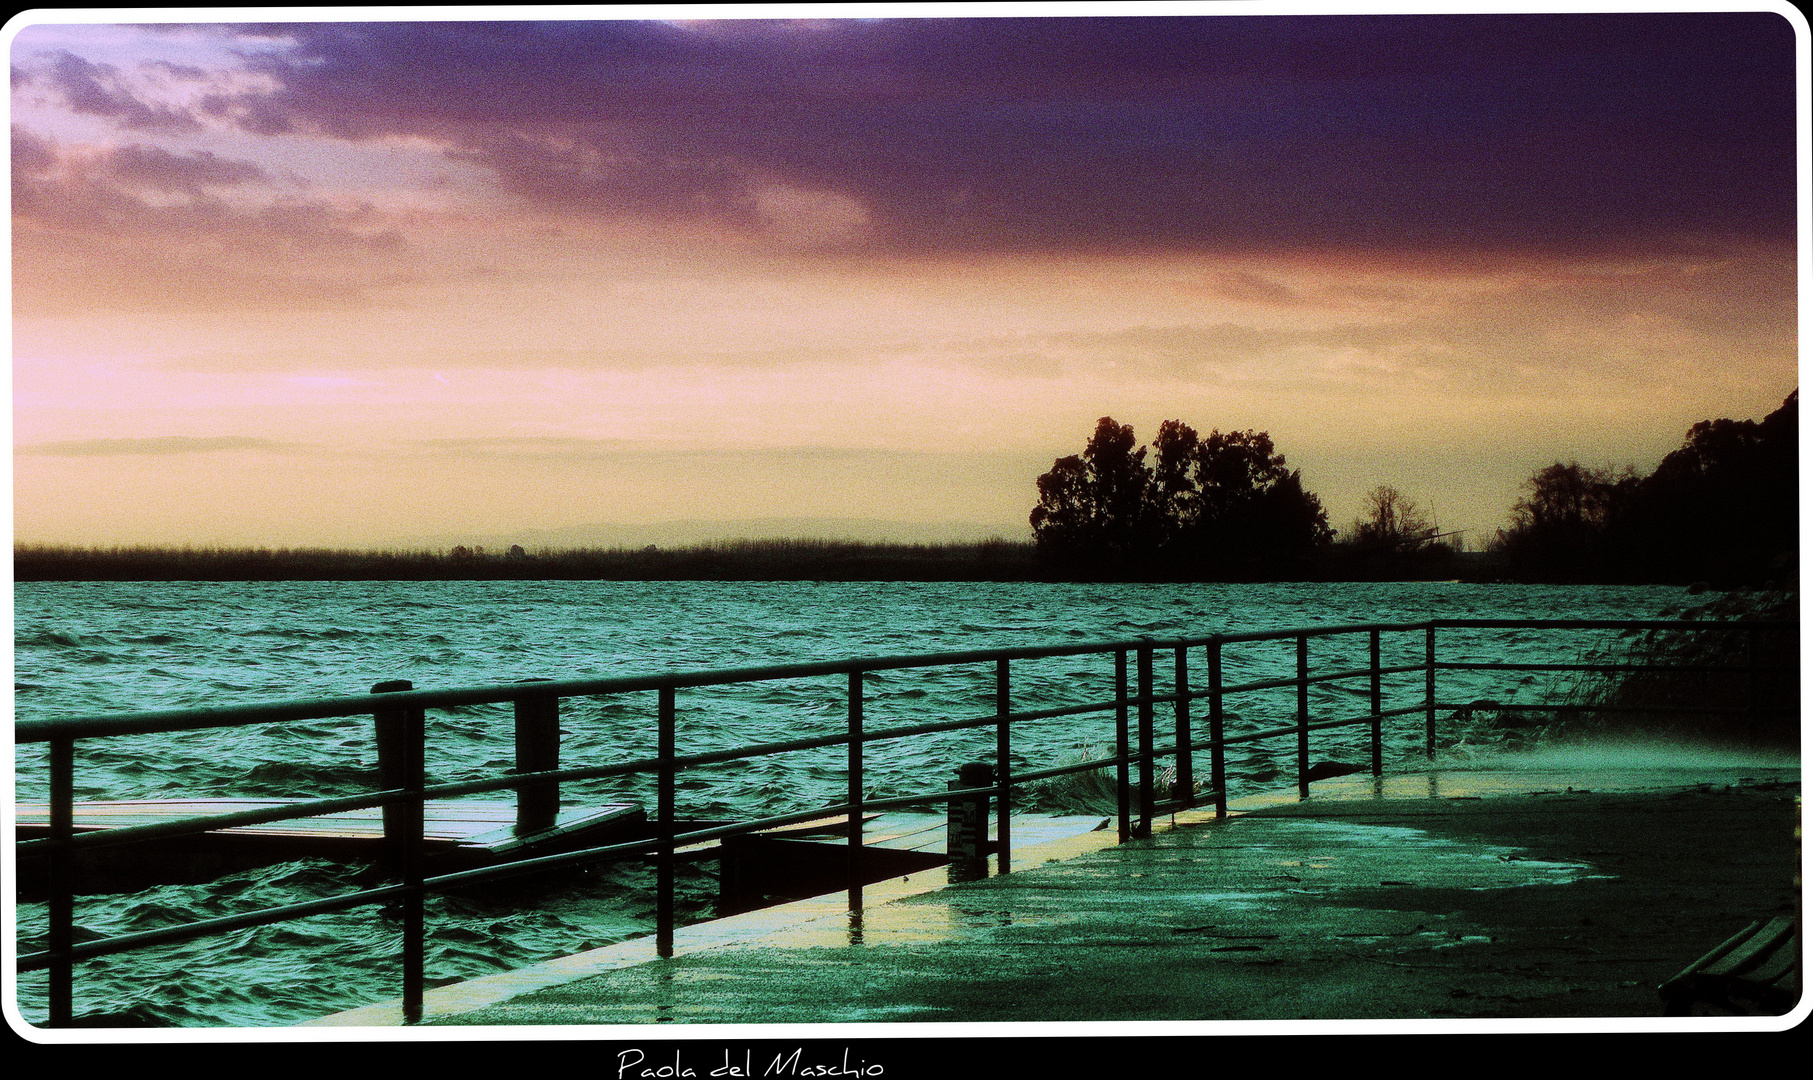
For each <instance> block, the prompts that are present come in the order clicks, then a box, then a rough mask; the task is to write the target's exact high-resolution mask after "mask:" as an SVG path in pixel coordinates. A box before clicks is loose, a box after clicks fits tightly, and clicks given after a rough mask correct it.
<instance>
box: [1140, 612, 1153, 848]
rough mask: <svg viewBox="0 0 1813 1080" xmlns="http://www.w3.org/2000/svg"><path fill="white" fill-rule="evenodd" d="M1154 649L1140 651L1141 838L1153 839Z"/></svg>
mask: <svg viewBox="0 0 1813 1080" xmlns="http://www.w3.org/2000/svg"><path fill="white" fill-rule="evenodd" d="M1152 712H1153V711H1152V646H1151V645H1141V646H1140V647H1139V827H1138V829H1137V830H1136V835H1138V836H1151V835H1152V819H1153V817H1155V816H1156V811H1155V809H1154V806H1153V798H1152V789H1153V787H1154V786H1156V784H1157V777H1155V776H1154V775H1153V769H1152V719H1153V715H1152Z"/></svg>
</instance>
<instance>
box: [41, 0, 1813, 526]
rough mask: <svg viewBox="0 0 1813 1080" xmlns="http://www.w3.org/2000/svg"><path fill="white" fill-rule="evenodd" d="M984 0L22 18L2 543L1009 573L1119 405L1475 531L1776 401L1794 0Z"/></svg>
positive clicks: (1136, 415)
mask: <svg viewBox="0 0 1813 1080" xmlns="http://www.w3.org/2000/svg"><path fill="white" fill-rule="evenodd" d="M1646 6H1647V7H1649V8H1655V7H1657V6H1661V7H1666V6H1667V5H1665V4H1664V5H1653V4H1652V5H1646ZM957 7H958V8H961V10H962V14H963V15H964V17H947V18H930V17H924V16H926V15H931V14H938V13H939V11H940V9H927V8H924V7H915V6H906V7H891V6H887V5H871V6H867V7H864V8H861V9H855V10H856V11H857V12H858V13H860V14H862V15H865V16H867V17H861V18H856V17H823V16H824V14H825V13H826V12H827V11H830V12H836V13H839V14H840V16H841V15H842V14H844V13H846V11H847V10H849V9H839V8H831V7H827V6H822V5H813V6H811V7H809V8H803V9H785V8H756V9H730V10H731V11H732V12H733V13H735V14H750V15H752V16H756V17H741V18H725V17H722V16H723V15H724V14H725V11H726V9H714V10H712V11H707V12H701V11H699V10H697V9H679V8H675V9H639V10H638V11H637V12H636V14H639V15H645V16H647V17H645V18H636V19H628V18H618V17H615V16H616V15H617V14H618V13H619V12H622V11H623V10H624V9H618V8H603V9H599V11H600V12H601V13H604V14H605V15H608V16H611V17H601V18H566V17H563V18H561V19H560V20H558V21H527V20H520V19H515V18H508V16H509V15H513V14H514V13H515V12H516V11H518V10H520V9H497V11H496V12H494V13H493V15H492V17H491V18H490V19H485V18H479V19H474V20H472V21H463V22H432V21H411V20H415V19H418V18H419V13H420V12H422V11H424V10H431V9H399V10H398V11H397V12H393V13H390V16H389V17H385V18H378V19H375V20H374V19H372V17H371V14H372V10H373V9H347V10H345V11H340V12H335V11H334V10H332V9H320V10H309V9H302V15H300V16H299V15H297V14H296V13H295V12H292V11H289V10H285V11H284V12H283V13H282V14H283V16H284V17H286V18H294V19H295V20H296V21H290V22H286V23H282V24H269V23H265V24H256V23H229V22H224V21H223V22H220V23H209V24H197V23H180V22H161V23H160V22H156V21H154V20H155V19H156V18H157V17H158V15H157V13H156V12H155V11H147V12H145V13H143V14H142V15H139V16H138V17H142V18H144V19H145V20H146V21H145V22H144V23H141V24H138V25H110V24H107V23H102V22H95V21H93V20H94V17H92V16H83V15H81V14H80V13H57V12H37V13H30V14H29V15H28V16H24V17H21V19H15V20H14V21H13V22H12V23H9V24H8V25H7V31H6V32H7V34H8V36H9V40H10V50H9V51H10V57H11V64H12V93H11V96H10V116H11V129H12V154H11V178H12V191H13V213H12V217H11V229H12V263H11V266H12V329H13V334H12V385H13V414H12V434H13V459H12V468H13V488H14V499H13V528H14V537H15V541H16V542H20V543H52V544H74V545H83V546H87V545H102V546H112V545H116V544H126V545H132V544H153V545H189V546H198V547H201V546H243V545H254V546H268V547H345V548H382V547H395V546H399V545H401V546H430V547H432V546H435V545H438V544H448V545H451V544H453V543H459V542H462V540H463V538H468V537H500V536H501V537H510V536H521V537H524V538H533V537H535V536H539V535H550V534H551V532H552V531H554V530H562V529H566V530H571V529H573V528H574V527H578V526H589V525H601V526H602V525H611V526H634V525H639V524H648V523H657V522H664V521H670V520H674V519H704V520H708V521H714V522H730V523H732V524H730V525H726V526H724V527H723V528H724V530H725V531H726V534H727V535H737V534H740V533H741V534H750V535H754V534H756V533H759V531H760V529H759V528H757V527H755V526H747V527H739V526H738V525H736V524H735V523H737V522H751V521H755V520H757V519H764V520H766V519H776V518H838V519H879V520H883V521H888V522H895V523H898V525H897V529H898V532H899V535H900V536H901V537H902V538H918V537H920V536H923V535H925V534H926V530H928V529H933V530H940V529H941V530H945V531H946V532H953V535H954V532H955V531H962V530H968V531H969V532H971V533H976V534H994V535H1001V536H1005V537H1010V538H1015V539H1020V538H1027V537H1029V536H1030V530H1029V528H1028V524H1027V518H1028V514H1029V513H1030V511H1031V509H1032V507H1033V505H1034V503H1035V502H1036V500H1037V491H1036V479H1037V477H1038V475H1039V474H1040V473H1041V472H1043V471H1045V470H1047V469H1049V468H1050V467H1051V464H1052V462H1053V460H1054V459H1056V458H1058V457H1062V456H1065V455H1069V454H1074V453H1078V452H1080V451H1081V449H1082V447H1083V444H1084V442H1085V441H1086V440H1087V438H1088V436H1089V434H1090V432H1091V431H1092V430H1093V429H1094V427H1095V422H1096V420H1097V418H1098V417H1102V416H1112V417H1114V418H1115V419H1116V420H1118V421H1120V422H1122V423H1127V424H1131V425H1133V427H1134V429H1135V432H1136V434H1137V435H1138V437H1139V438H1140V439H1141V441H1145V440H1148V439H1150V438H1151V437H1152V436H1154V435H1155V434H1156V433H1157V429H1158V425H1159V423H1160V422H1161V421H1164V420H1167V419H1180V420H1183V421H1185V422H1186V423H1189V424H1191V425H1192V426H1193V427H1195V428H1196V429H1197V430H1198V431H1200V432H1203V433H1205V434H1206V433H1207V432H1209V431H1210V430H1221V431H1236V430H1248V429H1252V430H1259V431H1265V432H1268V433H1270V434H1271V436H1272V438H1273V440H1274V442H1275V443H1276V445H1277V448H1278V450H1279V451H1280V452H1282V453H1283V454H1284V455H1285V456H1286V458H1287V459H1288V462H1289V464H1290V465H1291V466H1292V467H1294V468H1297V469H1300V470H1301V472H1302V476H1303V481H1304V484H1305V486H1306V487H1307V488H1308V489H1309V490H1311V491H1312V492H1314V493H1316V494H1317V495H1318V496H1319V497H1320V498H1321V500H1322V502H1323V505H1324V507H1325V508H1326V509H1327V510H1328V513H1329V518H1330V521H1331V524H1333V525H1335V526H1336V527H1337V529H1343V528H1346V527H1348V526H1350V525H1351V524H1352V522H1353V520H1354V519H1355V518H1356V517H1357V516H1358V515H1359V514H1360V512H1361V508H1362V505H1363V502H1362V501H1363V497H1364V495H1365V493H1366V492H1367V491H1368V490H1370V489H1372V488H1374V487H1376V486H1378V485H1382V484H1389V485H1392V486H1394V487H1396V488H1398V489H1399V490H1400V491H1401V492H1403V493H1404V494H1405V495H1406V496H1408V497H1409V498H1410V499H1412V500H1414V501H1415V502H1416V503H1418V505H1420V506H1421V507H1422V508H1423V509H1424V510H1425V511H1427V512H1429V513H1430V514H1431V516H1433V517H1434V518H1435V519H1436V520H1437V521H1438V522H1439V523H1440V525H1441V526H1442V527H1443V528H1444V529H1460V530H1465V533H1464V535H1465V537H1466V542H1467V543H1468V545H1469V546H1470V547H1474V548H1478V547H1480V546H1482V545H1483V544H1484V543H1485V542H1486V541H1487V540H1488V539H1489V538H1490V537H1491V535H1492V534H1493V532H1494V531H1495V530H1497V529H1498V528H1499V527H1501V526H1503V525H1505V524H1506V523H1507V521H1508V517H1509V512H1510V508H1511V505H1512V503H1513V502H1514V501H1515V500H1516V499H1517V498H1518V496H1519V494H1520V489H1521V485H1522V483H1523V482H1524V480H1525V479H1527V478H1528V477H1529V476H1530V475H1531V474H1532V473H1534V472H1535V471H1536V470H1537V469H1539V468H1541V467H1542V466H1544V465H1547V464H1549V463H1551V462H1554V461H1558V460H1559V461H1570V460H1577V461H1580V462H1581V463H1583V464H1590V465H1623V464H1630V465H1634V466H1635V467H1637V468H1638V469H1639V470H1642V471H1648V470H1649V469H1652V468H1654V466H1655V465H1656V463H1657V462H1659V461H1660V460H1661V458H1662V457H1663V455H1665V454H1666V453H1668V452H1669V451H1670V450H1672V449H1674V448H1676V447H1678V446H1679V445H1680V444H1681V442H1682V440H1683V439H1684V437H1685V435H1686V432H1687V429H1688V428H1689V427H1690V426H1691V425H1692V424H1693V423H1694V422H1696V421H1698V420H1702V419H1709V418H1715V417H1732V418H1738V419H1743V418H1751V419H1760V418H1761V417H1762V416H1764V415H1765V414H1766V413H1768V412H1769V411H1771V410H1772V409H1774V408H1775V407H1776V406H1778V405H1779V404H1780V403H1781V401H1782V399H1783V398H1785V397H1786V396H1787V395H1788V394H1789V393H1790V392H1792V391H1793V390H1795V388H1796V386H1797V383H1798V354H1797V350H1796V342H1797V333H1798V324H1797V319H1796V311H1797V299H1798V287H1797V267H1798V263H1799V258H1800V251H1801V247H1802V246H1801V245H1800V243H1799V242H1798V235H1797V215H1796V210H1797V207H1798V206H1800V205H1801V204H1802V203H1803V201H1804V196H1802V195H1801V194H1800V193H1799V192H1798V189H1797V171H1796V167H1797V161H1798V158H1799V153H1798V150H1797V145H1796V120H1795V106H1796V102H1797V99H1799V100H1803V101H1804V98H1805V90H1804V88H1802V87H1801V86H1800V85H1799V84H1798V82H1797V79H1796V62H1797V60H1798V61H1799V63H1800V64H1801V67H1802V70H1803V72H1804V67H1805V63H1806V56H1807V34H1806V25H1805V22H1804V20H1803V19H1802V18H1801V17H1800V16H1799V15H1798V13H1796V12H1795V11H1794V9H1793V8H1791V7H1788V6H1786V5H1782V6H1781V7H1780V8H1779V9H1776V10H1774V11H1756V12H1744V13H1720V12H1692V11H1681V12H1663V13H1636V12H1634V11H1633V12H1623V13H1620V12H1616V11H1604V12H1596V11H1587V10H1579V11H1574V12H1569V13H1564V14H1504V15H1486V14H1455V15H1450V14H1439V13H1435V14H1431V13H1427V12H1426V11H1425V10H1423V9H1413V10H1414V11H1415V12H1416V13H1413V14H1391V15H1373V14H1365V13H1364V12H1365V11H1367V10H1370V9H1366V8H1359V7H1355V8H1353V9H1351V10H1347V9H1338V10H1339V13H1336V14H1326V15H1314V16H1310V15H1304V16H1295V15H1280V14H1275V12H1277V11H1279V10H1288V9H1283V8H1281V5H1277V4H1268V5H1259V6H1250V5H1247V4H1242V3H1224V4H1214V5H1187V4H1186V5H1158V6H1156V7H1146V8H1143V9H1139V10H1144V11H1159V12H1162V14H1145V15H1135V16H1126V15H1122V14H1120V13H1121V12H1125V11H1127V10H1129V6H1128V5H1115V6H1114V12H1115V14H1114V15H1113V16H1112V17H1088V16H1082V17H1079V16H1066V17H1050V16H1048V15H1045V14H1042V13H1043V12H1047V11H1049V10H1050V9H1049V8H1047V7H1045V6H1043V5H1029V6H1012V5H1009V6H1006V7H1004V8H997V9H986V10H996V11H1002V12H1005V14H1004V15H1003V16H1002V17H974V13H975V12H977V11H978V10H985V9H984V8H982V6H980V5H968V4H966V5H958V6H957ZM460 10H465V9H460ZM476 10H478V11H480V12H481V13H482V12H483V10H484V9H476ZM1066 10H1083V11H1088V10H1102V11H1106V10H1108V9H1089V8H1080V9H1066ZM1260 11H1263V12H1265V13H1266V14H1263V15H1259V14H1255V12H1260ZM572 13H573V9H564V11H563V12H562V14H563V16H564V15H571V14H572ZM945 13H946V14H948V13H949V12H945ZM207 14H208V17H210V18H212V17H219V18H221V19H223V20H224V19H227V18H231V17H232V15H233V13H232V12H229V11H221V12H220V13H219V14H218V16H216V15H215V13H214V12H212V11H209V12H208V13H207ZM382 14H383V13H382V12H380V15H382ZM801 14H803V15H805V16H807V17H803V18H793V17H789V16H793V15H801ZM253 15H254V17H270V16H269V15H268V14H267V13H264V12H254V13H253ZM702 15H708V16H716V17H709V18H701V17H699V16H702ZM116 17H117V12H116ZM188 17H190V18H193V17H195V13H194V12H190V13H188ZM22 19H24V20H26V21H21V20H22ZM32 20H35V21H32ZM1803 77H1804V76H1803ZM1804 174H1805V168H1804V166H1803V167H1802V168H1801V171H1800V175H1801V176H1804ZM531 546H532V545H531Z"/></svg>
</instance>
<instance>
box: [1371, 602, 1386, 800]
mask: <svg viewBox="0 0 1813 1080" xmlns="http://www.w3.org/2000/svg"><path fill="white" fill-rule="evenodd" d="M1371 644H1372V775H1374V776H1383V775H1385V717H1384V716H1383V713H1384V712H1385V692H1384V690H1385V688H1384V685H1383V683H1382V681H1381V680H1382V679H1383V677H1384V672H1383V671H1382V670H1381V669H1382V668H1383V666H1384V665H1382V664H1381V663H1380V662H1379V660H1380V657H1381V655H1382V654H1381V653H1380V650H1379V631H1378V630H1377V628H1374V629H1373V631H1372V642H1371Z"/></svg>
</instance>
